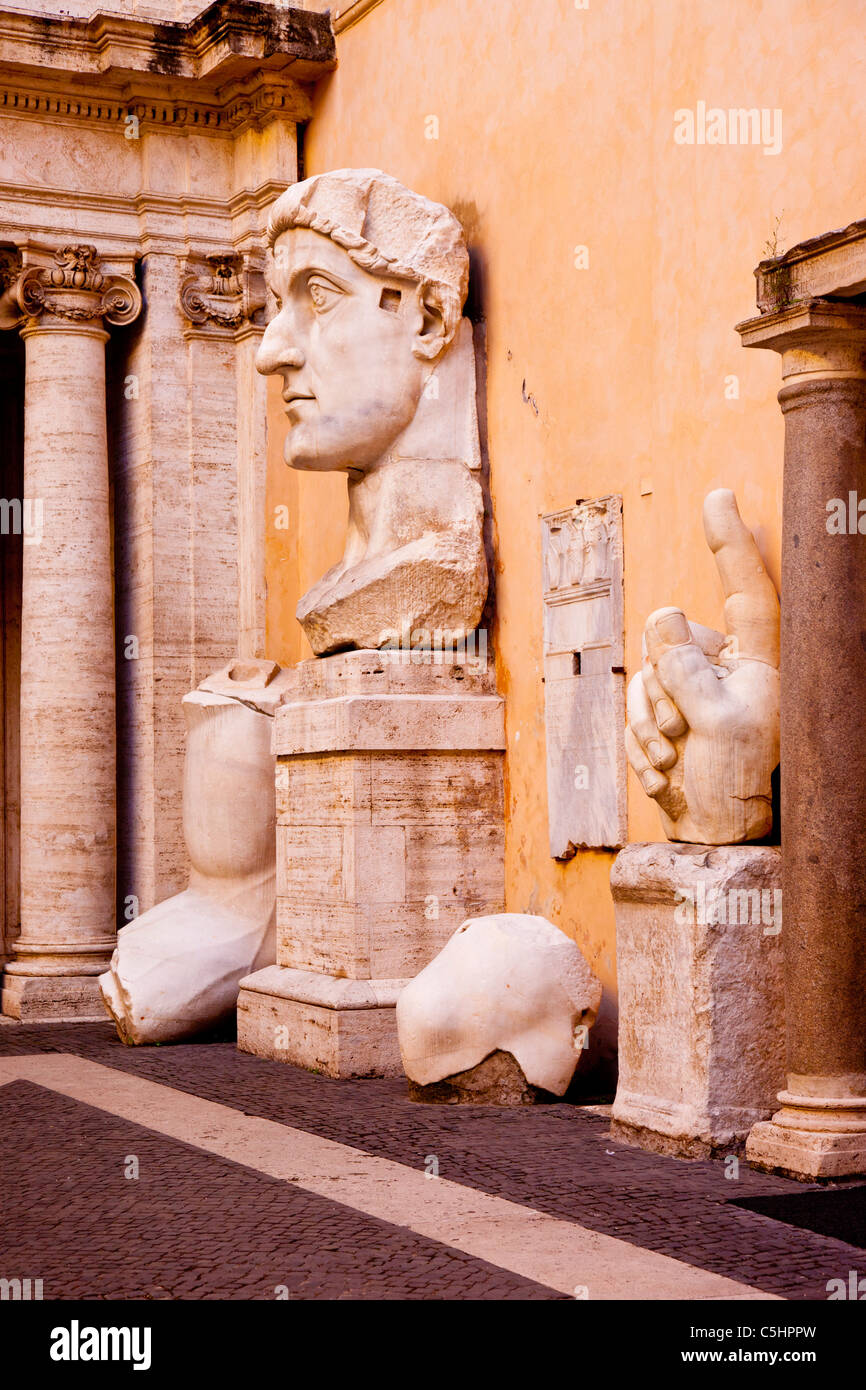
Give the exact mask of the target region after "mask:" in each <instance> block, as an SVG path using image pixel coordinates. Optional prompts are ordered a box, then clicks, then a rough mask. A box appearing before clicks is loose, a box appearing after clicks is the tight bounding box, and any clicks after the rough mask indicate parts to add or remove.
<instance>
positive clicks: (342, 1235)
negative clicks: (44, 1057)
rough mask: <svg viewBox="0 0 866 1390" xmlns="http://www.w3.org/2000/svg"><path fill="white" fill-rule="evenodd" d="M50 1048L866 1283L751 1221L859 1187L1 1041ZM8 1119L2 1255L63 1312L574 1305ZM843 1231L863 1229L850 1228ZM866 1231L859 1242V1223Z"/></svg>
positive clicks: (69, 1047) (561, 1207) (278, 1077)
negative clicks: (366, 1301)
mask: <svg viewBox="0 0 866 1390" xmlns="http://www.w3.org/2000/svg"><path fill="white" fill-rule="evenodd" d="M51 1051H54V1052H69V1053H76V1054H78V1055H79V1056H83V1057H87V1058H89V1059H91V1060H93V1061H97V1062H100V1063H101V1064H103V1065H105V1066H110V1067H114V1068H117V1069H119V1070H121V1071H125V1072H129V1073H132V1074H133V1075H136V1076H139V1077H143V1078H146V1079H148V1080H150V1081H155V1082H158V1083H160V1084H162V1085H165V1086H170V1087H172V1088H174V1089H176V1090H178V1091H181V1092H187V1093H190V1094H192V1095H196V1096H199V1097H202V1098H205V1099H208V1100H212V1101H217V1102H219V1103H221V1104H222V1105H225V1106H228V1107H230V1108H232V1109H235V1110H237V1111H240V1112H242V1113H244V1114H248V1115H256V1116H260V1117H263V1118H266V1119H269V1120H272V1121H275V1122H276V1123H278V1124H283V1125H291V1126H293V1127H294V1128H296V1129H300V1130H304V1131H307V1132H309V1133H312V1134H316V1135H319V1136H321V1137H324V1138H327V1139H332V1140H335V1141H336V1142H338V1143H341V1144H345V1145H350V1146H352V1147H354V1148H357V1149H360V1150H362V1151H364V1152H366V1153H369V1154H374V1155H378V1156H381V1157H385V1158H388V1159H391V1160H392V1161H395V1162H397V1163H400V1164H403V1165H406V1166H409V1167H412V1168H416V1169H423V1168H424V1166H425V1162H427V1161H429V1158H430V1157H431V1156H435V1158H436V1160H437V1163H438V1171H439V1175H440V1177H443V1178H448V1179H451V1180H453V1181H455V1182H458V1183H461V1184H464V1185H466V1186H468V1187H472V1188H475V1189H477V1190H479V1191H483V1192H486V1193H489V1194H492V1195H495V1196H498V1197H504V1198H507V1199H509V1200H510V1201H512V1202H516V1203H520V1204H521V1205H525V1206H529V1207H533V1208H534V1209H536V1210H537V1211H541V1212H545V1213H548V1214H550V1215H553V1216H556V1217H559V1218H564V1219H566V1220H570V1221H574V1222H579V1223H580V1225H582V1226H584V1227H587V1228H589V1229H590V1230H593V1231H597V1232H600V1233H603V1234H605V1235H609V1236H615V1237H618V1238H619V1239H620V1240H623V1241H626V1242H628V1243H630V1244H632V1245H635V1246H640V1247H643V1248H645V1249H647V1250H652V1251H656V1252H658V1253H660V1254H664V1255H669V1256H673V1257H674V1258H675V1259H678V1260H680V1261H683V1262H685V1263H687V1264H690V1265H693V1266H696V1267H697V1268H700V1269H704V1270H708V1271H712V1272H713V1273H716V1274H720V1275H724V1276H726V1277H728V1278H731V1279H736V1280H738V1281H740V1282H741V1283H743V1284H749V1285H753V1286H754V1287H756V1288H759V1289H762V1290H765V1291H766V1292H769V1293H774V1294H777V1295H780V1296H782V1297H784V1298H789V1299H790V1298H793V1299H822V1300H823V1299H826V1297H827V1281H828V1280H830V1279H838V1278H842V1279H847V1278H848V1276H849V1273H850V1271H851V1270H856V1271H857V1273H858V1275H859V1276H861V1277H862V1276H864V1275H866V1251H864V1250H863V1249H861V1248H859V1247H858V1246H857V1245H855V1244H848V1243H847V1242H846V1241H844V1240H841V1239H839V1238H837V1237H832V1236H827V1235H819V1234H817V1233H815V1232H813V1231H811V1230H806V1229H801V1228H798V1227H796V1226H792V1225H788V1224H785V1223H783V1222H781V1221H778V1220H774V1219H772V1218H771V1217H769V1216H766V1215H764V1214H762V1213H759V1212H756V1211H753V1210H750V1209H748V1208H747V1207H743V1206H740V1205H736V1203H740V1202H743V1201H749V1200H752V1199H764V1198H767V1197H784V1196H785V1195H788V1194H802V1193H808V1192H810V1191H815V1193H816V1196H815V1202H816V1204H817V1203H820V1193H821V1192H827V1191H828V1190H829V1191H833V1192H839V1191H841V1190H842V1188H841V1187H837V1188H835V1189H826V1188H824V1189H820V1190H819V1189H810V1188H809V1187H808V1186H806V1185H804V1184H799V1183H794V1182H790V1181H787V1180H785V1179H779V1178H773V1177H770V1176H767V1175H765V1174H760V1173H756V1172H754V1171H752V1170H751V1169H749V1168H748V1167H747V1166H746V1164H745V1163H743V1162H740V1164H739V1174H738V1176H737V1177H736V1178H734V1179H729V1178H727V1177H726V1176H725V1174H726V1165H725V1164H724V1163H722V1162H684V1161H680V1160H676V1159H671V1158H665V1157H661V1156H657V1155H654V1154H648V1153H644V1152H643V1151H641V1150H638V1149H632V1148H629V1147H628V1146H625V1145H622V1144H618V1143H615V1142H613V1141H612V1140H611V1139H610V1138H609V1136H608V1122H607V1120H606V1119H605V1118H604V1116H602V1115H599V1114H596V1113H593V1112H591V1111H588V1110H586V1109H582V1108H580V1107H579V1106H574V1105H564V1104H560V1105H550V1106H539V1107H528V1108H526V1109H521V1110H495V1109H487V1108H483V1107H465V1106H460V1107H450V1106H441V1107H440V1106H425V1105H416V1104H413V1103H412V1102H410V1101H409V1100H408V1097H407V1095H406V1086H405V1082H404V1081H369V1080H368V1081H334V1080H331V1079H330V1078H327V1077H323V1076H319V1075H316V1074H314V1073H310V1072H305V1071H302V1070H299V1069H296V1068H293V1067H289V1066H280V1065H279V1064H275V1063H271V1062H266V1061H262V1060H260V1059H258V1058H255V1057H250V1056H247V1055H245V1054H243V1053H240V1052H238V1051H237V1049H236V1047H235V1046H234V1044H233V1043H231V1042H219V1043H208V1044H189V1045H179V1046H174V1047H157V1048H125V1047H123V1045H122V1044H120V1043H119V1042H118V1040H117V1039H116V1037H115V1036H114V1034H113V1031H112V1029H111V1027H110V1025H108V1024H106V1025H102V1024H95V1025H78V1026H68V1025H51V1026H42V1027H33V1026H27V1027H22V1026H17V1025H16V1026H8V1027H3V1028H2V1029H0V1055H2V1054H4V1053H5V1054H7V1055H8V1054H9V1053H19V1054H21V1053H23V1054H26V1053H34V1052H51ZM0 1109H2V1114H0V1192H2V1194H3V1207H4V1220H3V1226H2V1230H0V1253H2V1258H3V1263H4V1264H6V1263H8V1258H9V1257H8V1254H7V1252H6V1251H5V1250H3V1242H4V1241H7V1242H8V1241H14V1247H15V1250H16V1252H18V1253H17V1254H16V1264H17V1265H18V1266H19V1267H20V1269H21V1271H22V1274H24V1275H26V1273H27V1271H26V1270H24V1268H23V1264H22V1261H24V1263H27V1261H28V1260H32V1262H33V1268H34V1270H36V1269H37V1268H38V1270H39V1272H40V1273H41V1272H42V1270H43V1269H45V1270H47V1269H49V1268H50V1270H51V1278H52V1280H56V1281H57V1283H56V1288H55V1290H54V1292H53V1293H51V1292H50V1291H49V1288H48V1286H47V1283H46V1290H45V1294H46V1297H49V1296H53V1297H80V1296H83V1295H84V1293H85V1291H86V1292H87V1293H88V1296H92V1297H152V1298H167V1297H192V1298H200V1297H223V1298H225V1297H234V1298H257V1297H259V1298H273V1297H275V1294H274V1289H275V1288H276V1286H277V1285H285V1286H286V1287H287V1289H288V1293H289V1296H291V1297H300V1298H314V1297H327V1298H334V1297H347V1298H383V1297H384V1298H388V1297H395V1298H399V1297H410V1298H411V1297H424V1298H460V1299H465V1298H483V1299H501V1298H515V1299H524V1298H557V1297H559V1296H560V1295H558V1294H557V1293H556V1292H555V1291H553V1290H550V1289H545V1288H542V1287H541V1286H539V1285H538V1284H533V1283H531V1282H530V1281H528V1280H525V1279H522V1278H520V1277H519V1276H517V1275H514V1274H510V1273H509V1272H507V1271H506V1270H502V1269H499V1268H496V1267H494V1266H492V1265H488V1264H485V1263H484V1262H483V1261H480V1260H476V1259H474V1258H472V1257H470V1256H468V1255H466V1254H463V1253H461V1252H460V1251H457V1250H453V1249H451V1248H449V1247H447V1246H444V1245H441V1244H438V1243H437V1242H436V1241H431V1240H428V1239H426V1238H423V1237H419V1236H416V1235H413V1234H412V1233H410V1232H408V1231H406V1230H405V1229H403V1228H401V1227H396V1226H391V1225H389V1224H388V1223H387V1222H383V1221H379V1220H377V1219H375V1218H372V1217H369V1216H365V1215H362V1214H360V1213H357V1212H353V1211H352V1210H351V1209H350V1208H347V1207H345V1206H341V1205H340V1204H338V1203H334V1202H329V1201H328V1200H327V1199H326V1198H320V1197H316V1196H315V1195H313V1194H310V1193H305V1192H300V1191H298V1190H296V1189H290V1188H288V1187H287V1185H286V1184H284V1183H280V1182H278V1181H276V1180H275V1179H272V1178H268V1177H267V1176H265V1175H262V1174H257V1173H255V1172H254V1171H252V1170H249V1169H246V1168H242V1167H241V1166H240V1165H237V1164H232V1163H229V1162H227V1161H224V1160H222V1159H219V1158H216V1157H213V1156H211V1155H205V1154H203V1153H201V1152H200V1151H199V1150H196V1149H192V1148H191V1147H190V1146H188V1145H184V1144H180V1143H176V1142H174V1141H171V1140H167V1139H166V1138H164V1137H163V1136H160V1135H156V1134H152V1133H150V1132H148V1131H147V1130H144V1129H142V1128H140V1127H138V1126H135V1125H130V1124H129V1123H127V1122H126V1121H122V1120H118V1119H116V1118H114V1117H112V1116H108V1115H106V1114H105V1113H104V1112H101V1111H98V1110H94V1109H92V1108H91V1107H90V1106H87V1105H82V1104H80V1103H78V1102H71V1101H69V1100H67V1099H66V1098H64V1097H62V1096H59V1095H57V1094H55V1093H53V1092H48V1091H46V1090H44V1089H43V1088H41V1087H39V1086H35V1085H31V1084H29V1083H25V1082H18V1083H14V1084H10V1085H8V1086H5V1087H2V1088H0ZM121 1150H123V1153H124V1154H134V1155H136V1156H138V1157H139V1160H140V1167H141V1176H140V1177H139V1179H138V1180H136V1181H131V1180H128V1179H126V1178H125V1177H123V1175H122V1172H121V1169H120V1165H119V1161H118V1153H119V1152H120V1151H121ZM37 1154H38V1156H39V1162H38V1164H34V1162H33V1158H34V1155H37ZM729 1166H730V1165H728V1167H729ZM145 1175H146V1176H145ZM142 1184H144V1186H143V1185H142ZM859 1195H860V1196H862V1191H861V1192H860V1193H859ZM834 1200H835V1201H837V1202H838V1198H834ZM178 1229H180V1230H181V1231H182V1232H183V1240H182V1243H179V1242H178V1238H177V1232H178ZM834 1229H836V1230H839V1229H843V1230H844V1229H845V1227H844V1223H843V1224H842V1226H841V1227H840V1225H839V1222H838V1218H836V1219H835V1224H834ZM851 1229H852V1235H853V1238H854V1239H860V1236H859V1235H857V1234H854V1231H855V1224H854V1221H853V1218H852V1227H851ZM264 1237H267V1239H264ZM46 1247H47V1249H48V1251H49V1253H50V1256H51V1258H50V1260H48V1261H47V1260H46V1257H45V1251H46ZM40 1252H42V1253H40ZM263 1252H266V1258H264V1257H263ZM272 1252H276V1253H275V1254H274V1253H272ZM25 1255H26V1259H25ZM42 1277H46V1276H45V1275H43V1276H42Z"/></svg>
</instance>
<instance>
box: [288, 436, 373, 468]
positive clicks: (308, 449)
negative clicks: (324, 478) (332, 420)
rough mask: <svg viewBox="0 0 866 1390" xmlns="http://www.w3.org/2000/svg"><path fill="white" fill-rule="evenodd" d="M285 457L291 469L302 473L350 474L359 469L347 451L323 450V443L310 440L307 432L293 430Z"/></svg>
mask: <svg viewBox="0 0 866 1390" xmlns="http://www.w3.org/2000/svg"><path fill="white" fill-rule="evenodd" d="M283 457H284V458H285V460H286V463H287V464H288V465H289V467H290V468H297V469H298V470H299V471H300V472H302V473H336V472H341V471H342V472H346V473H350V472H352V471H354V470H357V469H358V465H357V464H355V463H353V462H352V461H351V459H350V458H349V457H348V451H347V450H345V449H328V448H322V445H321V442H320V441H319V442H317V441H315V440H312V439H310V438H309V436H308V435H307V432H306V431H305V430H303V431H301V430H292V432H291V434H290V435H289V437H288V439H287V440H286V447H285V450H284V451H283Z"/></svg>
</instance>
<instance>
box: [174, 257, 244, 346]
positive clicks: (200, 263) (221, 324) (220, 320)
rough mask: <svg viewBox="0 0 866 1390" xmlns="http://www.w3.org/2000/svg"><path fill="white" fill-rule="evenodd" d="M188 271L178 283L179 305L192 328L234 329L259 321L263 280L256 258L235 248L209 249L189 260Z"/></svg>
mask: <svg viewBox="0 0 866 1390" xmlns="http://www.w3.org/2000/svg"><path fill="white" fill-rule="evenodd" d="M205 267H206V269H205ZM187 271H188V272H191V273H189V274H187V276H186V277H185V279H184V280H183V283H182V284H181V287H180V304H181V310H182V311H183V314H184V316H185V318H186V319H187V320H188V322H189V323H190V324H192V325H193V326H194V327H196V328H204V327H205V326H208V327H210V328H216V329H230V330H232V331H234V330H236V329H240V328H243V327H244V326H245V325H247V324H249V325H253V326H256V325H258V324H260V323H262V317H263V312H264V307H265V280H264V273H263V269H262V265H261V261H260V260H259V259H258V258H256V257H253V256H251V255H249V254H248V253H238V252H234V251H224V252H212V253H210V254H209V255H204V256H200V257H197V258H192V259H191V260H190V261H188V262H187ZM263 326H264V325H263V323H262V327H263Z"/></svg>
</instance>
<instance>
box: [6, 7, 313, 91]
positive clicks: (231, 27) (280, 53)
mask: <svg viewBox="0 0 866 1390" xmlns="http://www.w3.org/2000/svg"><path fill="white" fill-rule="evenodd" d="M13 64H14V65H16V66H19V67H21V66H24V67H32V68H34V69H36V68H39V69H42V70H43V71H44V70H45V69H50V70H54V71H58V72H65V73H81V74H87V73H90V74H93V75H96V74H105V75H108V74H113V73H126V74H129V73H132V72H141V73H152V74H156V75H161V76H163V77H165V78H171V79H174V80H180V81H183V80H192V81H200V80H204V79H208V78H210V79H211V80H212V81H222V80H224V79H225V76H227V75H236V74H237V72H238V71H239V70H240V69H241V68H246V69H250V68H252V67H259V68H261V67H262V66H267V67H269V68H291V69H292V77H294V78H296V79H297V80H299V81H311V80H314V79H315V78H316V77H317V76H318V75H319V73H320V72H321V71H323V70H327V69H328V68H331V67H333V66H334V36H333V34H332V32H331V26H330V22H329V20H328V16H327V15H323V14H317V13H315V12H311V11H308V10H294V9H289V10H277V9H275V8H274V7H273V6H272V5H270V4H262V3H259V0H216V3H215V4H213V5H209V6H208V8H207V9H206V10H203V11H202V13H201V14H199V15H197V16H196V17H195V19H192V20H190V21H189V22H188V23H185V24H182V23H155V22H154V21H151V20H142V19H133V18H130V17H128V16H125V15H111V14H96V15H94V16H93V18H91V19H73V18H71V17H70V18H67V17H62V18H60V17H58V18H53V17H52V18H49V17H46V16H44V15H37V14H28V13H26V12H22V11H18V10H0V65H2V66H3V67H8V66H10V65H13Z"/></svg>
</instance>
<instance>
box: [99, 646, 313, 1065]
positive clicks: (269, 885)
mask: <svg viewBox="0 0 866 1390" xmlns="http://www.w3.org/2000/svg"><path fill="white" fill-rule="evenodd" d="M291 677H292V673H291V672H289V671H281V670H280V668H279V667H278V666H277V665H276V664H275V663H273V662H269V661H256V660H246V659H238V660H235V661H233V662H230V663H229V665H228V666H227V667H225V668H224V669H223V670H221V671H218V672H217V673H216V674H215V675H212V676H209V677H208V679H207V680H205V681H203V682H202V684H201V685H200V686H199V687H198V688H197V689H196V690H193V691H192V692H191V693H190V694H189V695H186V696H185V697H184V701H183V707H184V715H185V717H186V724H187V747H186V759H185V763H184V788H183V827H184V839H185V841H186V846H187V850H188V851H189V856H190V863H191V867H190V878H189V886H188V887H187V888H186V890H185V891H184V892H182V893H178V894H176V895H175V896H174V897H172V898H167V899H166V900H165V901H164V902H161V903H157V905H156V906H155V907H153V908H151V909H150V910H149V911H148V912H145V913H144V914H143V915H142V916H141V917H139V918H137V919H136V920H135V921H134V922H131V923H130V924H129V925H128V926H126V927H123V928H122V929H121V931H120V932H119V933H118V937H117V946H116V949H115V951H114V954H113V956H112V959H111V965H110V968H109V969H108V970H107V971H106V973H105V974H104V975H101V976H100V977H99V983H100V988H101V990H102V997H103V1000H104V1003H105V1006H106V1008H107V1010H108V1012H109V1014H110V1015H111V1017H112V1018H113V1019H114V1022H115V1025H116V1027H117V1031H118V1034H119V1035H120V1037H121V1038H122V1039H123V1040H124V1042H127V1043H157V1042H175V1041H178V1040H179V1039H182V1038H186V1037H190V1036H193V1035H194V1034H196V1033H199V1032H202V1031H203V1030H205V1029H207V1028H209V1027H212V1026H214V1025H216V1024H218V1023H220V1022H221V1021H222V1020H224V1019H225V1018H227V1017H228V1016H230V1015H231V1013H232V1012H233V1010H234V1008H235V1005H236V1002H237V994H238V981H239V980H240V979H241V978H242V977H243V976H244V975H246V974H248V973H249V972H250V971H251V970H255V969H259V968H261V967H263V966H266V965H270V964H272V963H273V961H274V959H275V942H274V915H275V878H276V850H275V798H274V758H273V754H272V753H271V730H272V727H273V713H274V710H275V709H276V707H277V704H278V703H279V701H280V698H281V696H282V694H283V693H284V691H285V690H286V689H287V686H288V684H289V682H290V679H291Z"/></svg>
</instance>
